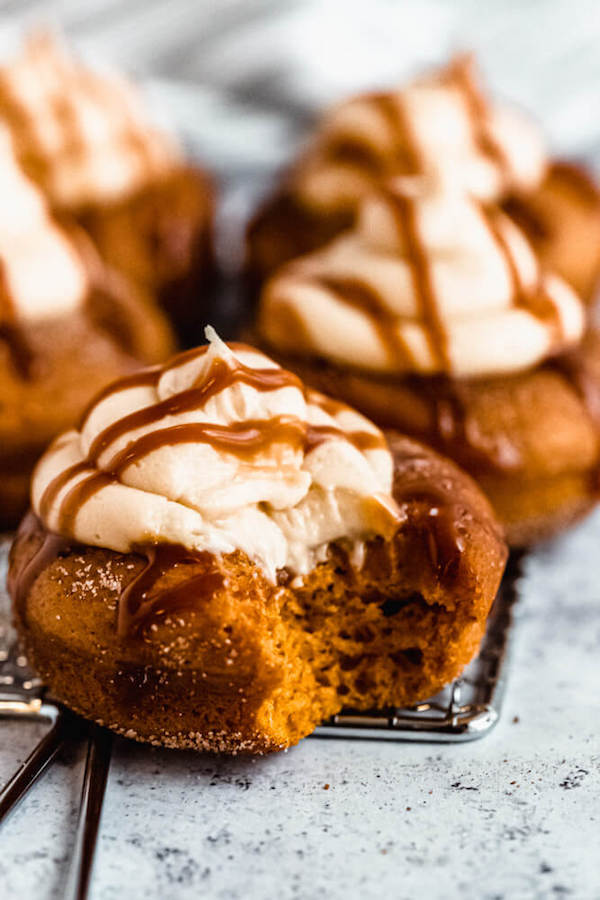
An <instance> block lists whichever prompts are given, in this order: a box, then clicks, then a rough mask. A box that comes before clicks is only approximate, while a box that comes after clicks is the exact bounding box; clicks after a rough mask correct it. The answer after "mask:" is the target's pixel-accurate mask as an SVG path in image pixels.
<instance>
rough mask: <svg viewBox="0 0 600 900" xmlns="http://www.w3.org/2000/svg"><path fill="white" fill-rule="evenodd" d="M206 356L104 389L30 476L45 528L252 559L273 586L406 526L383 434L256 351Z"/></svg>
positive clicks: (103, 543) (116, 544)
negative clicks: (334, 553) (330, 551)
mask: <svg viewBox="0 0 600 900" xmlns="http://www.w3.org/2000/svg"><path fill="white" fill-rule="evenodd" d="M207 336H208V337H209V339H210V344H209V346H208V347H202V348H199V349H198V350H194V351H189V352H188V353H184V354H181V355H180V356H178V357H175V359H174V360H172V361H171V362H170V363H168V364H167V365H165V366H162V367H157V368H154V369H151V370H144V371H142V372H141V373H140V374H137V375H134V376H130V377H129V378H127V379H124V380H122V381H121V382H118V383H117V384H115V385H114V386H112V387H111V388H109V389H108V390H107V391H105V392H104V393H103V394H102V395H101V396H100V397H99V398H98V399H97V400H96V402H95V403H94V404H93V406H92V407H91V408H90V409H89V410H88V412H87V413H86V415H85V417H84V420H83V422H82V424H81V427H80V428H79V430H73V431H70V432H68V433H66V434H64V435H62V436H61V437H59V438H58V439H57V440H56V441H55V442H54V444H53V445H52V446H51V447H50V448H49V450H48V451H47V452H46V454H45V455H44V456H43V457H42V459H41V460H40V462H39V463H38V466H37V468H36V470H35V473H34V476H33V484H32V503H33V508H34V510H35V512H36V513H37V514H38V516H39V517H40V518H41V519H42V521H43V522H44V524H45V525H46V527H47V528H48V529H49V530H51V531H53V532H57V533H59V534H62V535H65V536H66V537H69V538H73V539H75V540H77V541H79V542H81V543H84V544H92V545H95V546H100V547H106V548H109V549H113V550H117V551H121V552H128V551H132V550H135V549H136V547H137V548H140V547H143V546H148V545H154V544H161V543H171V544H179V545H183V546H184V547H186V548H188V549H190V550H194V551H210V552H212V553H214V554H221V553H228V552H232V551H234V550H236V549H240V550H243V551H244V552H245V553H246V554H247V555H248V556H249V557H250V558H251V559H253V560H254V561H255V562H256V563H257V564H258V565H260V566H261V567H262V568H263V570H264V571H265V573H266V574H267V576H268V577H270V578H271V579H273V580H274V579H275V577H276V572H277V570H279V569H282V568H284V567H287V568H288V569H289V570H291V571H293V572H295V573H298V574H304V573H306V572H308V571H309V570H310V569H311V568H312V567H313V566H314V565H315V563H316V561H318V560H320V559H322V558H323V556H324V554H325V553H326V549H327V546H328V544H329V543H330V542H331V541H339V540H345V541H348V542H351V543H354V542H357V541H361V540H363V539H365V538H367V537H369V536H372V535H373V534H388V533H390V532H392V531H393V530H395V528H396V527H397V524H398V516H399V514H398V510H397V507H396V505H395V503H394V501H393V500H392V498H391V496H390V491H391V486H392V459H391V455H390V452H389V450H388V448H387V444H386V442H385V439H384V437H383V435H382V433H381V432H380V431H379V430H378V429H377V428H375V426H374V425H373V424H372V423H371V422H369V421H368V420H367V419H365V418H363V417H362V416H360V415H359V414H358V413H356V412H354V411H353V410H351V409H350V408H349V407H347V406H345V405H343V404H341V403H337V402H335V401H332V400H329V399H327V398H325V397H323V396H322V395H321V394H318V393H316V392H314V391H310V390H306V389H305V388H304V387H303V385H302V383H301V382H300V380H299V379H298V378H297V377H296V376H294V375H292V374H291V373H290V372H287V371H285V370H284V369H281V368H280V367H279V366H277V365H276V364H275V363H274V362H273V361H272V360H270V359H269V358H268V357H266V356H264V355H263V354H262V353H259V352H258V351H257V350H254V349H252V348H250V347H247V346H244V345H234V347H232V348H229V347H228V346H227V345H225V344H224V343H223V342H222V341H221V340H219V339H218V338H217V336H216V335H215V334H214V332H212V329H207Z"/></svg>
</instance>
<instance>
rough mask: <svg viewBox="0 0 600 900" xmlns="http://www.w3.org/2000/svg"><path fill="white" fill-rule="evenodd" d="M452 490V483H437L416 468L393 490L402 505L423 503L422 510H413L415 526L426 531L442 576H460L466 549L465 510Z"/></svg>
mask: <svg viewBox="0 0 600 900" xmlns="http://www.w3.org/2000/svg"><path fill="white" fill-rule="evenodd" d="M452 489H453V485H452V484H451V483H449V484H448V489H447V490H444V488H443V487H439V486H434V485H433V484H432V483H431V481H430V480H429V479H428V478H426V477H425V476H423V475H421V474H420V473H419V472H418V471H415V472H411V473H409V474H408V477H407V479H406V481H405V482H403V483H402V484H401V485H398V484H395V485H394V492H393V493H394V499H395V500H396V502H397V503H398V505H399V506H400V507H402V505H403V504H408V503H422V504H423V508H422V510H421V511H418V510H417V511H415V513H414V517H415V519H414V525H415V526H416V527H417V528H418V529H420V530H421V531H422V532H423V535H424V539H425V544H426V547H427V553H428V556H429V560H430V562H431V565H432V567H433V568H434V569H435V571H436V572H437V574H438V576H439V577H440V578H454V577H456V576H457V574H458V569H459V565H460V560H461V557H462V554H463V553H464V550H465V538H464V534H463V532H462V530H461V528H460V519H461V518H463V517H464V509H463V507H461V506H459V505H457V504H456V503H455V501H454V499H453V496H452Z"/></svg>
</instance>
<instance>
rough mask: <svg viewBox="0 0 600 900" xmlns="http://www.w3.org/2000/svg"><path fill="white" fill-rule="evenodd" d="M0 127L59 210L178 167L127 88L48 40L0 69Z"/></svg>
mask: <svg viewBox="0 0 600 900" xmlns="http://www.w3.org/2000/svg"><path fill="white" fill-rule="evenodd" d="M0 120H2V121H4V123H5V124H6V125H7V126H8V127H9V128H10V130H11V132H12V134H13V138H14V140H15V145H16V148H17V152H18V156H19V159H20V160H21V164H22V166H23V167H24V169H25V171H26V172H27V173H28V174H29V175H30V176H31V177H32V178H33V179H34V181H36V182H37V183H38V184H39V185H40V186H41V187H42V188H43V190H44V192H45V193H46V195H47V196H48V197H49V199H50V201H51V203H52V204H53V205H54V206H57V207H65V208H79V207H82V206H85V205H88V204H94V203H99V202H110V201H113V200H115V199H119V198H121V197H123V196H127V195H129V194H130V193H132V192H133V191H135V190H136V189H138V188H140V187H142V186H143V185H144V184H146V183H148V182H149V181H150V180H151V179H153V178H156V177H158V176H160V175H162V174H164V173H165V172H166V171H168V170H170V169H171V168H172V167H173V165H174V164H175V163H176V162H178V161H179V151H178V150H177V149H176V147H175V146H174V144H173V142H172V141H171V140H170V138H168V137H167V135H165V134H163V133H162V132H159V131H158V130H157V129H155V128H154V127H153V126H152V125H151V124H150V123H149V122H148V121H147V119H146V116H145V115H144V112H143V108H142V103H141V100H140V98H139V97H138V96H137V94H136V92H135V91H134V89H133V88H132V87H131V86H130V85H129V84H128V83H126V82H125V81H124V80H123V79H121V78H119V77H117V76H116V75H114V74H112V73H111V74H108V73H102V74H99V73H97V72H94V71H92V70H90V69H88V68H86V67H85V66H83V65H81V64H80V63H79V62H78V61H76V60H75V59H73V58H72V57H70V56H69V55H68V54H67V53H66V52H65V51H64V50H63V48H62V47H61V45H60V44H59V43H58V41H56V40H54V39H53V38H52V37H50V36H49V35H46V34H42V35H36V36H34V37H32V38H30V40H29V41H28V42H27V43H26V45H25V48H24V50H23V52H22V54H21V56H20V57H19V58H18V59H16V60H15V61H13V62H12V63H11V64H9V65H5V66H4V67H3V68H2V69H0Z"/></svg>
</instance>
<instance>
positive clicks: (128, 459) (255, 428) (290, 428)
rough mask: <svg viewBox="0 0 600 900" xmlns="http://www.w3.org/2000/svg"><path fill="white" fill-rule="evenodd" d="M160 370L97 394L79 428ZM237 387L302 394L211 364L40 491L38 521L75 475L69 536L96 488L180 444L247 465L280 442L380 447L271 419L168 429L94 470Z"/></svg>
mask: <svg viewBox="0 0 600 900" xmlns="http://www.w3.org/2000/svg"><path fill="white" fill-rule="evenodd" d="M204 353H206V348H202V349H201V350H193V351H188V352H187V353H184V354H180V356H179V357H178V358H176V360H175V361H174V362H173V363H171V364H170V365H169V367H168V368H174V367H177V366H179V365H181V364H182V362H187V361H188V360H190V359H193V358H197V357H199V356H203V355H204ZM164 371H165V369H160V368H153V369H148V370H146V371H143V372H140V373H135V374H134V375H130V376H127V377H126V378H122V379H120V381H118V382H117V383H116V384H115V385H113V386H112V387H110V388H107V389H106V390H105V391H103V392H102V393H101V394H100V396H99V398H97V399H96V400H95V401H94V403H93V404H92V406H91V407H90V408H89V409H88V410H87V411H86V413H85V414H84V417H83V420H82V421H83V424H84V423H85V421H86V420H87V418H88V417H89V415H90V413H91V411H92V409H93V408H94V407H95V406H96V404H98V403H99V402H100V401H101V400H103V399H106V398H107V397H109V396H111V395H112V394H114V393H118V392H119V391H122V390H127V389H131V388H133V387H137V386H143V385H156V383H157V382H158V380H159V378H160V377H161V374H162V372H164ZM235 383H243V384H247V385H249V386H250V387H252V388H254V389H255V390H257V391H260V392H268V391H275V390H278V389H280V388H283V387H289V386H293V387H297V388H299V389H300V390H302V391H303V392H304V388H303V386H302V383H301V381H300V380H299V379H298V377H297V376H296V375H293V374H292V373H291V372H288V371H287V370H285V369H281V368H279V367H277V368H268V369H252V368H250V367H249V366H246V365H244V364H243V363H241V362H240V361H239V360H235V361H227V362H226V361H224V360H221V359H219V358H217V359H215V360H213V361H212V363H211V365H210V367H209V369H208V372H207V373H206V374H205V375H204V376H203V379H202V383H201V384H199V385H198V386H196V387H192V388H190V389H188V390H186V391H182V392H180V393H179V394H175V395H173V396H172V397H169V398H168V399H167V400H164V401H162V402H159V403H155V404H151V405H149V406H147V407H143V408H142V409H140V410H136V411H135V412H133V413H130V414H129V415H127V416H124V417H123V418H122V419H119V420H117V421H116V422H114V423H113V424H112V425H109V426H108V427H107V428H105V429H104V430H103V431H101V432H100V433H99V434H98V435H97V436H96V438H95V439H94V441H93V442H92V444H91V446H90V449H89V452H88V455H87V457H86V459H85V460H82V461H80V462H78V463H75V464H74V465H72V466H70V467H69V468H67V469H65V471H63V472H61V473H60V474H59V475H57V476H56V477H55V478H54V479H53V480H52V481H51V482H50V483H49V484H48V485H47V487H46V489H45V490H44V493H43V495H42V497H41V500H40V516H41V518H42V519H43V520H45V521H46V520H47V519H48V517H49V515H50V512H51V510H52V508H53V506H54V505H55V503H56V500H57V498H58V496H59V494H60V493H61V492H62V491H63V490H64V489H65V488H66V487H67V485H68V484H69V482H71V481H72V480H73V479H77V478H79V476H85V477H81V478H79V480H78V481H77V483H76V484H74V485H73V486H72V487H71V488H70V489H69V490H67V491H66V493H65V494H64V496H63V497H62V499H61V501H60V503H59V510H58V526H57V530H58V531H60V532H63V533H67V534H69V533H72V532H73V530H74V525H75V519H76V517H77V515H78V513H79V511H80V510H81V508H82V506H83V505H84V504H85V503H86V502H87V501H88V500H89V499H90V498H91V497H93V496H94V495H95V494H96V493H97V492H98V491H100V490H101V489H102V488H104V487H107V486H109V485H113V484H118V483H119V479H120V477H121V475H122V474H123V472H124V471H125V469H127V468H128V467H129V466H131V465H134V464H135V463H138V462H140V461H141V460H142V459H143V458H144V457H146V456H147V455H148V454H150V453H153V452H154V451H156V450H159V449H161V448H163V447H170V446H176V445H178V444H184V443H202V444H209V445H210V446H212V447H214V448H215V449H218V450H221V451H223V452H226V453H231V454H234V455H235V456H237V457H238V458H240V459H247V460H249V459H252V458H254V457H255V456H256V455H257V454H259V453H261V452H262V451H264V450H266V449H267V448H269V447H271V446H272V445H274V444H278V443H285V444H288V445H291V446H292V447H293V448H294V449H302V450H303V452H304V453H305V454H306V453H309V452H310V451H311V450H313V449H315V447H317V446H319V445H320V444H322V443H324V442H325V441H328V440H331V439H333V438H341V439H344V440H347V441H349V442H350V443H351V444H353V446H355V447H356V448H357V449H358V450H360V451H364V450H368V449H375V448H379V447H381V446H383V444H384V439H383V436H382V435H378V434H373V433H370V432H368V431H364V430H360V429H359V430H356V431H349V432H346V431H343V430H342V429H341V428H339V427H337V426H336V425H310V424H308V423H305V422H302V421H300V420H299V419H297V418H296V417H294V416H286V415H281V416H274V417H273V418H271V419H255V420H252V419H249V420H246V421H242V422H233V423H230V424H228V425H217V424H211V423H199V422H189V423H182V424H177V425H171V426H168V427H165V428H158V429H156V430H153V431H150V432H146V433H144V434H142V435H141V436H140V437H138V438H133V439H132V440H130V441H129V442H128V443H127V444H126V445H125V447H124V448H123V449H121V450H120V451H118V452H117V453H116V454H115V455H114V456H113V458H112V459H111V460H110V462H109V463H108V464H107V465H106V466H105V467H104V468H103V469H102V470H99V469H98V464H99V459H100V457H101V456H102V454H103V453H104V452H105V451H106V450H107V449H108V448H109V447H110V446H111V445H112V444H113V443H115V442H116V441H117V440H119V439H120V438H122V437H124V436H125V435H126V434H128V433H129V432H133V431H135V430H136V429H139V428H143V427H147V426H149V425H152V424H154V423H157V422H160V420H161V419H163V418H165V417H168V416H171V415H177V414H179V413H182V412H190V411H195V410H200V409H202V408H204V406H205V405H206V403H207V402H208V400H210V398H211V397H213V396H215V395H216V394H218V393H220V392H221V391H223V390H224V389H226V388H228V387H229V386H231V385H233V384H235ZM304 395H305V397H306V399H307V402H310V403H314V404H315V405H318V406H320V407H321V408H322V409H323V410H325V411H328V410H329V411H330V414H333V413H334V410H335V413H337V412H339V411H340V409H341V408H343V406H342V404H335V402H334V401H329V400H328V398H325V397H323V396H322V395H320V394H317V393H315V392H308V393H307V392H304Z"/></svg>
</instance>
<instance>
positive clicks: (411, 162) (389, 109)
mask: <svg viewBox="0 0 600 900" xmlns="http://www.w3.org/2000/svg"><path fill="white" fill-rule="evenodd" d="M368 99H369V100H370V102H371V103H372V104H373V105H374V106H375V107H376V109H377V111H378V112H379V114H380V115H381V117H382V118H383V119H384V121H385V122H386V125H387V128H388V131H389V133H390V135H391V137H392V142H393V169H392V171H393V172H394V173H395V174H409V175H419V174H420V173H421V170H422V165H423V164H422V160H421V155H420V153H419V148H418V146H417V143H416V140H415V137H414V135H413V132H412V129H411V126H410V122H409V117H408V115H407V114H406V110H405V108H404V104H403V99H402V96H401V95H398V94H396V95H395V94H392V93H389V92H388V93H385V92H381V93H372V94H370V95H368Z"/></svg>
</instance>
